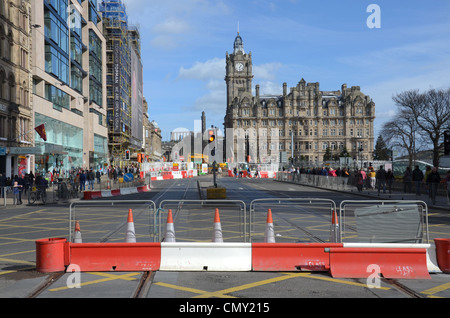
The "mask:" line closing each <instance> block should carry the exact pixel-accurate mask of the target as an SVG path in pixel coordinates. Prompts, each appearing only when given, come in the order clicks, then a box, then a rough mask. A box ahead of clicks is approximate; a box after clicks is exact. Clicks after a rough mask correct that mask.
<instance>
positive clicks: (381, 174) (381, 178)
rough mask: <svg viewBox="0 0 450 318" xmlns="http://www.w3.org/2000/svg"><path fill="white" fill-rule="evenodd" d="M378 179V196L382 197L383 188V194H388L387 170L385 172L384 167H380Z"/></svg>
mask: <svg viewBox="0 0 450 318" xmlns="http://www.w3.org/2000/svg"><path fill="white" fill-rule="evenodd" d="M376 178H377V183H378V195H380V190H381V187H383V193H386V170H384V167H383V166H380V169H378V171H377V174H376Z"/></svg>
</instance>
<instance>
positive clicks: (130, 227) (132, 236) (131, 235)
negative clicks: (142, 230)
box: [125, 209, 136, 243]
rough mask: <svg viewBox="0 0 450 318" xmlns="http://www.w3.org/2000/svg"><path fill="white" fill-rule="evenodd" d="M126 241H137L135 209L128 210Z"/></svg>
mask: <svg viewBox="0 0 450 318" xmlns="http://www.w3.org/2000/svg"><path fill="white" fill-rule="evenodd" d="M125 242H126V243H136V231H135V229H134V221H133V211H132V210H131V209H129V210H128V221H127V233H126V236H125Z"/></svg>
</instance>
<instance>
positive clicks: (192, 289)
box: [154, 282, 207, 294]
mask: <svg viewBox="0 0 450 318" xmlns="http://www.w3.org/2000/svg"><path fill="white" fill-rule="evenodd" d="M154 285H157V286H161V287H167V288H172V289H176V290H181V291H187V292H190V293H194V294H204V293H207V291H204V290H200V289H195V288H189V287H182V286H176V285H172V284H167V283H163V282H157V283H154Z"/></svg>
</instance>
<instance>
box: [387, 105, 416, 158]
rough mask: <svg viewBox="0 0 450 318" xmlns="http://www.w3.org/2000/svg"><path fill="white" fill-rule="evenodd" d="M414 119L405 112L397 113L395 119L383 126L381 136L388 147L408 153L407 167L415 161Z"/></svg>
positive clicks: (409, 113) (410, 114)
mask: <svg viewBox="0 0 450 318" xmlns="http://www.w3.org/2000/svg"><path fill="white" fill-rule="evenodd" d="M414 123H415V121H414V117H413V115H412V113H411V112H409V111H407V110H401V111H398V112H397V114H396V115H395V119H393V120H391V121H389V122H387V123H385V124H384V125H383V128H382V131H381V135H382V136H383V139H384V140H385V142H386V143H387V144H388V145H389V146H390V147H396V148H400V149H404V150H405V151H406V152H407V153H408V159H409V167H412V166H413V161H414V159H415V157H414V156H415V150H416V147H415V144H416V138H415V136H414V127H415V125H414Z"/></svg>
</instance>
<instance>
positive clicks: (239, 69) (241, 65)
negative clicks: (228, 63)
mask: <svg viewBox="0 0 450 318" xmlns="http://www.w3.org/2000/svg"><path fill="white" fill-rule="evenodd" d="M243 70H244V64H242V63H237V64H236V71H238V72H242V71H243Z"/></svg>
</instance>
